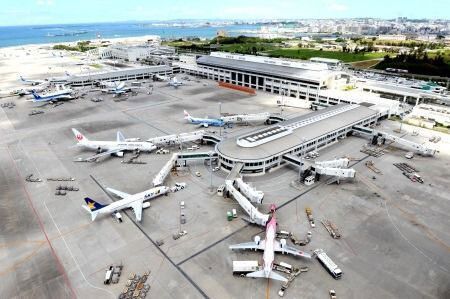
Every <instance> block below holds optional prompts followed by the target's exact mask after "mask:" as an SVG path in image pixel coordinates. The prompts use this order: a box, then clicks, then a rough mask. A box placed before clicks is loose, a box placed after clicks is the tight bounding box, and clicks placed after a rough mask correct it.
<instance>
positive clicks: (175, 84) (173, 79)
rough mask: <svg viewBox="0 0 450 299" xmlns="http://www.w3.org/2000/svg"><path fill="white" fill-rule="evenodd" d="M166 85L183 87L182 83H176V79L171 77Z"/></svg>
mask: <svg viewBox="0 0 450 299" xmlns="http://www.w3.org/2000/svg"><path fill="white" fill-rule="evenodd" d="M167 85H169V86H173V87H175V88H178V86H181V85H183V82H181V81H178V79H177V77H173V78H172V79H170V81H169V82H168V83H167Z"/></svg>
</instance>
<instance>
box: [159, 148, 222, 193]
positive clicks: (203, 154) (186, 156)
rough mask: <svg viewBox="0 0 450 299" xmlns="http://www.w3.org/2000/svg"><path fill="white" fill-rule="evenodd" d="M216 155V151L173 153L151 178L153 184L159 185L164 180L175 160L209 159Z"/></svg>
mask: <svg viewBox="0 0 450 299" xmlns="http://www.w3.org/2000/svg"><path fill="white" fill-rule="evenodd" d="M217 157H218V155H217V153H216V152H213V151H211V152H201V153H174V154H173V155H172V157H171V158H170V159H169V161H167V162H166V164H164V166H163V167H162V168H161V170H160V171H159V172H158V174H157V175H156V176H155V178H154V179H153V186H159V185H161V184H162V183H163V182H164V180H165V179H166V178H167V176H168V175H169V173H170V171H171V170H172V168H173V167H174V166H175V163H176V162H177V161H188V160H209V159H215V158H217Z"/></svg>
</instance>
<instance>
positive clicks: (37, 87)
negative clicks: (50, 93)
mask: <svg viewBox="0 0 450 299" xmlns="http://www.w3.org/2000/svg"><path fill="white" fill-rule="evenodd" d="M48 86H49V83H48V82H44V83H41V84H39V85H33V86H32V87H30V88H22V89H18V90H15V91H14V93H15V94H16V95H19V96H24V95H27V94H31V92H32V91H34V92H42V91H44V90H45V89H47V88H48Z"/></svg>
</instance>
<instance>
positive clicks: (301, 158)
mask: <svg viewBox="0 0 450 299" xmlns="http://www.w3.org/2000/svg"><path fill="white" fill-rule="evenodd" d="M305 140H306V139H305V138H304V137H302V138H301V139H300V144H301V145H302V151H300V165H299V167H298V181H299V183H301V179H302V170H303V153H304V152H305V147H304V145H303V143H304V142H305Z"/></svg>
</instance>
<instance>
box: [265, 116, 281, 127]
mask: <svg viewBox="0 0 450 299" xmlns="http://www.w3.org/2000/svg"><path fill="white" fill-rule="evenodd" d="M285 120H286V118H284V117H282V116H280V115H271V116H269V118H268V119H267V123H268V124H269V125H273V124H276V123H279V122H282V121H285Z"/></svg>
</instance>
